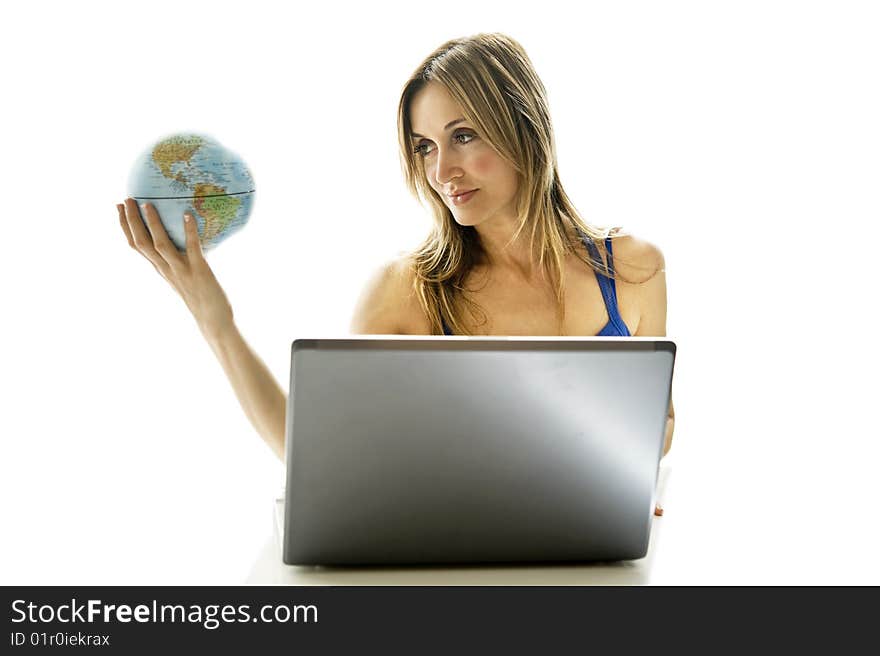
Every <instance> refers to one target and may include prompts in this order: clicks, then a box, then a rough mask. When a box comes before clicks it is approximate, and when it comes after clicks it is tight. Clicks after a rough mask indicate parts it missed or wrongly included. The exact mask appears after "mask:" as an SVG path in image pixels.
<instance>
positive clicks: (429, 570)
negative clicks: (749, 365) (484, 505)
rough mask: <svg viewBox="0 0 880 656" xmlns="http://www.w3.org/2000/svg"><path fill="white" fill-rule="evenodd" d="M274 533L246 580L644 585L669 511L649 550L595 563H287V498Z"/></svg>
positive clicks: (666, 477) (664, 493)
mask: <svg viewBox="0 0 880 656" xmlns="http://www.w3.org/2000/svg"><path fill="white" fill-rule="evenodd" d="M670 473H671V466H670V465H669V463H668V462H666V459H664V461H663V462H662V463H661V466H660V473H659V479H658V484H657V500H658V503H660V505H661V506H663V505H664V501H665V500H666V499H667V498H668V489H669V481H670V478H671V477H670ZM273 520H274V521H273V528H272V533H271V535H270V536H269V537H268V538H267V539H266V542H265V544H264V545H263V548H262V549H261V551H260V553H259V554H258V555H257V558H256V562H255V563H254V565H253V567H252V568H251V571H250V573H249V575H248V577H247V579H246V580H245V583H252V584H290V585H642V584H648V583H651V582H656V581H655V580H654V579H655V578H656V577H655V576H654V573H655V569H656V568H655V561H656V560H657V556H658V552H659V551H661V546H660V545H661V542H662V533H663V529H664V523H667V522H668V518H667V517H666V516H663V517H656V516H655V517H654V518H653V526H652V528H651V537H650V543H649V546H648V553H647V555H646V556H645V557H644V558H641V559H639V560H632V561H619V562H614V563H597V564H582V565H580V564H579V565H572V564H568V563H566V564H561V565H553V564H549V565H547V564H542V565H528V564H526V565H497V566H484V565H480V566H433V567H314V566H298V565H285V564H284V562H283V561H282V559H281V537H280V535H281V534H280V527H281V526H283V501H282V500H280V499H279V500H276V501H275V504H274V518H273Z"/></svg>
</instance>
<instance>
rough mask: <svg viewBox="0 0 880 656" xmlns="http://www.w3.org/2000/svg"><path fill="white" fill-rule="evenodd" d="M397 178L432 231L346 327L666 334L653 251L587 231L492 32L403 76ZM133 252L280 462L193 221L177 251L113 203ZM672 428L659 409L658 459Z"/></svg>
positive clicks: (277, 432)
mask: <svg viewBox="0 0 880 656" xmlns="http://www.w3.org/2000/svg"><path fill="white" fill-rule="evenodd" d="M398 135H399V141H400V152H401V159H402V163H403V168H404V172H405V176H406V183H407V186H408V187H409V189H410V191H411V192H412V193H414V194H415V195H416V197H418V198H420V199H421V200H422V202H424V203H427V205H428V206H429V208H430V210H431V213H432V214H433V218H434V227H433V229H432V230H431V233H430V234H429V235H428V238H427V239H426V240H425V242H424V243H423V244H422V245H421V247H420V248H418V249H417V250H416V251H415V252H414V253H411V254H409V255H407V256H405V257H401V258H399V259H397V260H395V261H393V262H390V263H388V264H387V265H386V266H384V267H383V268H382V269H381V270H380V271H379V272H377V274H376V275H375V276H374V277H373V278H372V280H370V282H369V283H368V284H367V286H366V288H365V290H364V292H363V294H362V296H361V298H360V300H359V302H358V304H357V307H356V309H355V312H354V317H353V320H352V324H351V330H352V332H354V333H361V334H409V335H437V334H456V335H620V336H629V335H646V336H647V335H650V336H664V335H665V334H666V280H665V274H664V261H663V256H662V254H661V252H660V251H659V250H658V249H657V248H656V247H655V246H653V245H651V244H649V243H647V242H644V241H641V240H639V239H636V238H635V237H633V236H632V235H624V234H623V233H622V232H621V231H620V230H617V229H615V230H604V229H599V228H597V227H595V226H593V225H590V224H588V223H587V222H586V221H584V220H583V218H581V217H580V215H579V214H578V213H577V211H576V210H575V208H574V206H573V205H572V203H571V201H570V200H569V198H568V196H567V195H566V193H565V191H564V190H563V187H562V183H561V181H560V179H559V174H558V172H557V167H556V151H555V143H554V137H553V130H552V127H551V124H550V115H549V111H548V105H547V98H546V92H545V90H544V86H543V84H542V83H541V81H540V80H539V79H538V76H537V74H536V73H535V71H534V68H533V67H532V64H531V62H530V61H529V58H528V56H527V55H526V53H525V51H524V50H523V48H522V47H521V46H520V45H519V44H518V43H517V42H516V41H514V40H513V39H511V38H509V37H506V36H504V35H501V34H479V35H477V36H474V37H470V38H464V39H456V40H453V41H449V42H447V43H445V44H443V45H442V46H440V48H438V49H437V50H436V51H435V52H433V53H431V55H430V56H428V58H427V59H425V61H424V62H422V64H420V65H419V67H418V68H417V69H416V71H415V73H414V74H413V76H412V77H411V78H410V80H409V81H408V82H407V83H406V85H405V86H404V89H403V93H402V95H401V99H400V106H399V111H398ZM117 208H118V211H119V221H120V224H121V225H122V229H123V231H124V232H125V235H126V237H127V239H128V243H129V245H130V246H132V248H134V249H136V250H137V251H138V252H140V253H141V254H142V255H143V256H144V257H146V258H147V260H149V261H150V262H151V263H152V264H153V266H154V267H155V268H156V270H157V271H158V272H159V273H160V274H161V275H162V276H163V277H164V278H165V279H166V280H168V282H169V283H170V284H171V286H172V287H173V288H174V289H175V290H176V291H177V293H178V294H180V296H181V297H182V298H183V300H184V301H185V302H186V304H187V307H189V309H190V311H191V312H192V314H193V317H195V320H196V322H197V323H198V325H199V328H200V330H201V332H202V334H203V335H204V337H205V339H206V340H207V341H208V343H209V344H210V345H211V348H212V349H213V351H214V353H215V354H216V356H217V358H218V359H219V361H220V363H221V364H222V366H223V369H224V371H225V372H226V374H227V376H228V377H229V380H230V382H231V383H232V386H233V388H234V389H235V393H236V395H237V396H238V399H239V401H240V402H241V405H242V408H244V411H245V413H246V414H247V416H248V418H249V419H250V421H251V423H252V424H253V425H254V427H255V428H256V429H257V432H258V433H259V434H260V435H261V436H262V437H263V439H264V440H265V441H266V442H267V443H268V444H269V446H270V447H271V448H272V449H273V450H274V451H275V453H276V454H277V455H278V456H279V458H282V459H283V458H284V440H285V434H284V429H285V425H284V415H285V410H286V397H285V394H284V392H283V390H282V389H281V387H280V386H279V385H278V383H277V382H276V381H275V380H274V379H273V377H272V375H271V374H270V373H269V371H268V369H267V368H266V366H265V365H264V364H263V362H262V361H261V360H260V359H259V358H258V357H257V355H256V354H255V353H254V352H253V351H252V350H251V348H250V347H249V346H248V344H247V343H246V342H245V340H244V338H243V337H242V336H241V334H240V333H239V331H238V329H237V328H236V325H235V321H234V319H233V312H232V308H231V306H230V304H229V301H228V300H227V298H226V295H225V294H224V292H223V289H222V288H221V286H220V285H219V283H218V282H217V279H216V278H215V277H214V274H213V272H212V271H211V268H210V267H209V266H208V264H207V262H206V260H205V258H204V255H203V253H202V250H201V246H200V244H199V239H198V232H197V228H196V223H195V221H194V219H193V218H192V217H185V219H186V221H185V226H186V251H185V252H184V253H180V252H179V251H177V249H176V248H175V247H174V245H173V244H172V243H171V242H170V240H169V239H168V236H167V235H166V233H165V231H164V229H163V228H162V224H161V223H160V221H159V217H158V215H157V213H156V210H155V209H154V208H153V207H152V206H150V205H146V206H144V207H143V217H144V220H142V218H141V214H140V213H139V211H138V206H137V204H136V203H135V201H134V199H132V198H128V199H126V201H125V203H124V204H121V205H118V206H117ZM673 426H674V414H673V408H672V405H671V404H670V407H669V418H668V420H667V425H666V443H665V450H664V454H665V453H666V452H667V451H668V450H669V447H670V445H671V441H672V431H673Z"/></svg>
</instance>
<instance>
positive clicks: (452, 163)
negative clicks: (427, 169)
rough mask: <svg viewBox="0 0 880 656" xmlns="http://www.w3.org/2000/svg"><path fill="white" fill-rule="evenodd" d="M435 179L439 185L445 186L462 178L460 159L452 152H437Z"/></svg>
mask: <svg viewBox="0 0 880 656" xmlns="http://www.w3.org/2000/svg"><path fill="white" fill-rule="evenodd" d="M434 166H435V167H436V169H435V171H434V179H435V180H437V184H439V185H445V184H447V183H448V182H449V181H450V180H452V179H454V178H458V177H461V166H460V163H459V162H458V158H457V157H456V156H455V154H454V153H453V152H451V151H450V150H443V151H441V150H439V149H438V150H437V157H435V158H434Z"/></svg>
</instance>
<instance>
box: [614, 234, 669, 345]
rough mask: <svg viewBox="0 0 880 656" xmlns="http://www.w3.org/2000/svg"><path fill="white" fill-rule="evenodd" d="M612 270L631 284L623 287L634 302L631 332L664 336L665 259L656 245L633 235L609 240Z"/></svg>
mask: <svg viewBox="0 0 880 656" xmlns="http://www.w3.org/2000/svg"><path fill="white" fill-rule="evenodd" d="M612 248H613V249H614V270H615V271H616V272H617V273H618V274H619V275H620V276H621V277H622V278H623V279H624V280H626V281H629V283H631V284H627V283H623V284H619V285H618V290H620V288H621V287H622V286H626V288H627V293H628V294H631V295H632V296H633V298H634V299H635V300H636V302H637V303H638V307H639V324H638V329H637V330H636V332H635V334H636V335H639V336H652V337H663V336H665V335H666V259H665V258H664V256H663V252H662V251H661V250H660V248H659V247H658V246H657V245H656V244H653V243H651V242H649V241H646V240H644V239H640V238H638V237H636V236H635V235H629V234H627V235H621V236H619V237H615V238H614V240H613V242H612Z"/></svg>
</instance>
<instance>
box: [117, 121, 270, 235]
mask: <svg viewBox="0 0 880 656" xmlns="http://www.w3.org/2000/svg"><path fill="white" fill-rule="evenodd" d="M128 189H129V194H128V195H129V196H130V197H132V198H134V199H135V200H136V201H137V203H138V206H140V205H143V204H144V203H150V204H152V205H153V206H154V207H155V208H156V210H157V212H158V213H159V217H160V218H161V220H162V225H163V226H164V227H165V231H166V232H167V233H168V237H169V238H170V239H171V241H172V242H173V243H174V245H175V246H176V247H177V248H178V250H180V251H184V250H186V233H185V232H184V227H183V214H184V212H189V213H190V214H192V216H194V217H195V219H196V224H197V225H198V229H199V241H200V242H201V244H202V249H203V250H205V251H208V250H210V249H212V248H214V247H215V246H217V244H219V243H220V242H222V241H223V240H225V239H226V238H228V237H229V236H230V235H232V234H233V233H235V232H237V231H238V230H241V228H242V227H243V226H244V225H245V223H247V220H248V218H250V215H251V211H252V210H253V207H254V178H253V176H252V175H251V172H250V170H249V169H248V167H247V166H246V165H245V163H244V161H242V159H241V158H240V157H239V156H238V155H236V154H235V153H233V152H231V151H229V150H227V149H226V148H225V147H223V146H222V145H221V144H220V143H219V142H217V141H216V140H214V139H212V138H211V137H208V136H205V135H201V134H173V135H170V136H167V137H164V138H162V139H160V140H159V141H157V142H156V143H155V144H154V145H153V146H151V147H150V148H148V149H147V150H145V151H144V152H143V154H142V155H141V156H140V157H139V158H138V159H137V161H136V162H135V164H134V166H133V167H132V170H131V175H130V176H129V178H128ZM142 213H143V212H142Z"/></svg>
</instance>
